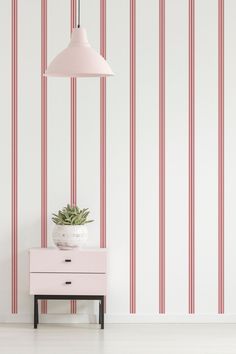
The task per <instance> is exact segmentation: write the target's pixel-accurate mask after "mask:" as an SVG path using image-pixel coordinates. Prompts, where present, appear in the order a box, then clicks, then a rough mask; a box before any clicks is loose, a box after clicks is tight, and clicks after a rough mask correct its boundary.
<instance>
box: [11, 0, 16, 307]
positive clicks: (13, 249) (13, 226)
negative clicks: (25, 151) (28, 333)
mask: <svg viewBox="0 0 236 354" xmlns="http://www.w3.org/2000/svg"><path fill="white" fill-rule="evenodd" d="M17 7H18V1H17V0H12V24H11V26H12V38H11V45H12V53H11V57H12V66H11V76H12V78H11V80H12V84H11V89H12V92H11V97H12V102H11V109H12V158H11V160H12V182H11V183H12V212H11V213H12V215H11V218H12V219H11V237H12V240H11V241H12V244H11V252H12V256H11V258H12V287H11V291H12V295H11V297H12V303H11V311H12V313H17V311H18V257H17V252H18V151H17V149H18V38H17V37H18V36H17V34H18V33H17V31H18V23H17V22H18V21H17V20H18V9H17Z"/></svg>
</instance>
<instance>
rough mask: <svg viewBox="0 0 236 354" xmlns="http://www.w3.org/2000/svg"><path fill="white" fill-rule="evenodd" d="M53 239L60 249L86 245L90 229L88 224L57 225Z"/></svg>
mask: <svg viewBox="0 0 236 354" xmlns="http://www.w3.org/2000/svg"><path fill="white" fill-rule="evenodd" d="M52 239H53V242H54V243H55V245H56V246H57V247H58V248H59V249H60V250H71V249H73V248H77V247H81V246H83V245H85V243H86V242H87V239H88V229H87V226H86V225H55V227H54V229H53V233H52Z"/></svg>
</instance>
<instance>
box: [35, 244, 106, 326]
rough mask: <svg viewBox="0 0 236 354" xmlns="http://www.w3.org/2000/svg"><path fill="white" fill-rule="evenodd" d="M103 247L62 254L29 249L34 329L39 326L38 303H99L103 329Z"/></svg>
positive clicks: (104, 291)
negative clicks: (75, 301) (62, 301)
mask: <svg viewBox="0 0 236 354" xmlns="http://www.w3.org/2000/svg"><path fill="white" fill-rule="evenodd" d="M106 258H107V252H106V249H104V248H96V249H95V248H94V249H89V248H87V249H86V248H84V249H77V250H73V251H61V250H58V249H55V248H33V249H30V294H31V295H34V328H37V324H38V319H39V316H38V300H42V299H44V300H47V299H48V300H50V299H52V300H60V299H70V300H77V299H78V300H99V323H100V324H101V328H102V329H103V328H104V297H105V295H106V282H107V274H106Z"/></svg>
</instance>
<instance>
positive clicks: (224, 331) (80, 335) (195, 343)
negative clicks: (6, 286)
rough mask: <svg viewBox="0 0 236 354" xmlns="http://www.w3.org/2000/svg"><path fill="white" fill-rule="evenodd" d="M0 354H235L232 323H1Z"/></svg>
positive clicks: (234, 337)
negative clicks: (98, 324) (33, 324)
mask: <svg viewBox="0 0 236 354" xmlns="http://www.w3.org/2000/svg"><path fill="white" fill-rule="evenodd" d="M0 353H1V354H36V353H37V354H48V353H50V354H54V353H55V354H72V353H73V354H75V353H76V354H78V353H83V354H87V353H89V354H95V353H96V354H97V353H106V354H108V353H109V354H118V353H119V354H126V353H127V354H133V353H145V354H152V353H155V354H167V353H171V354H177V353H178V354H184V353H188V354H208V353H209V354H218V353H220V354H228V353H232V354H236V324H129V325H127V324H126V325H121V324H119V325H117V324H114V325H111V324H109V325H106V328H105V330H104V331H101V330H100V329H98V326H97V325H64V324H63V325H49V324H42V325H39V328H38V329H37V330H34V329H33V328H32V326H31V325H28V324H27V325H26V324H25V325H24V324H1V325H0Z"/></svg>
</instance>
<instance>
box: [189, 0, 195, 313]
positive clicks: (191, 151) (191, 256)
mask: <svg viewBox="0 0 236 354" xmlns="http://www.w3.org/2000/svg"><path fill="white" fill-rule="evenodd" d="M194 7H195V2H194V0H189V313H194V312H195V250H194V248H195V245H194V243H195V210H194V209H195V133H194V130H195V127H194V126H195V63H194V61H195V60H194V59H195V43H194V41H195V34H194V30H195V14H194Z"/></svg>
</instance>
